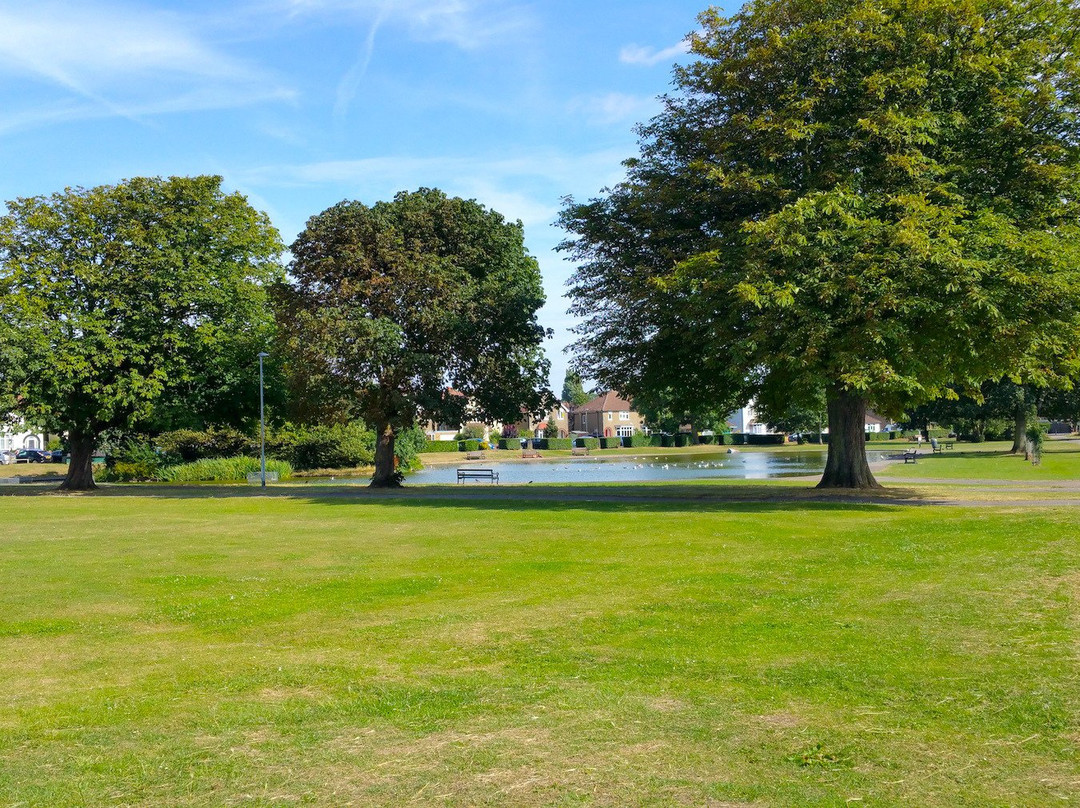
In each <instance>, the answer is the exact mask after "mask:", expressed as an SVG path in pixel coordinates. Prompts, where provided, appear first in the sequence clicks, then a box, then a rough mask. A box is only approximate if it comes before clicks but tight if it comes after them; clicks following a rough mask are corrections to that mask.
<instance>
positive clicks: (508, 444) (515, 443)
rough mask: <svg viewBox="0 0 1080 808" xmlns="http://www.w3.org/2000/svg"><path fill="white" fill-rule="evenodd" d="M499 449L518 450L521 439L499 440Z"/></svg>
mask: <svg viewBox="0 0 1080 808" xmlns="http://www.w3.org/2000/svg"><path fill="white" fill-rule="evenodd" d="M499 448H500V449H514V450H517V449H520V448H521V438H499Z"/></svg>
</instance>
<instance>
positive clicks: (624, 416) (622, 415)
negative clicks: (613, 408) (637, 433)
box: [619, 412, 630, 421]
mask: <svg viewBox="0 0 1080 808" xmlns="http://www.w3.org/2000/svg"><path fill="white" fill-rule="evenodd" d="M619 420H620V421H629V420H630V413H628V412H620V413H619Z"/></svg>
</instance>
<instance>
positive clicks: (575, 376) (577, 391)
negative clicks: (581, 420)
mask: <svg viewBox="0 0 1080 808" xmlns="http://www.w3.org/2000/svg"><path fill="white" fill-rule="evenodd" d="M591 398H592V396H591V395H589V394H588V393H587V392H586V391H585V385H584V384H583V383H582V381H581V374H579V373H577V372H575V371H574V370H568V371H566V376H565V377H564V378H563V388H562V400H563V401H568V402H570V403H571V404H573V405H574V406H575V407H580V406H581V405H582V404H584V403H585V402H587V401H588V400H589V399H591Z"/></svg>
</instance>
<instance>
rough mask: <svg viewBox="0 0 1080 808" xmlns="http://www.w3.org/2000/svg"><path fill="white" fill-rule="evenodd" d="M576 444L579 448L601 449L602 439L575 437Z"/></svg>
mask: <svg viewBox="0 0 1080 808" xmlns="http://www.w3.org/2000/svg"><path fill="white" fill-rule="evenodd" d="M574 446H576V447H577V448H579V449H599V448H600V439H599V438H575V439H574Z"/></svg>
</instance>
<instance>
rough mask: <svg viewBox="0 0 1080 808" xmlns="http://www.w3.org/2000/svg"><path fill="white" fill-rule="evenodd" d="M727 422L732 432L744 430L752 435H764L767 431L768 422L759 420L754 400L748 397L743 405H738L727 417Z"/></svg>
mask: <svg viewBox="0 0 1080 808" xmlns="http://www.w3.org/2000/svg"><path fill="white" fill-rule="evenodd" d="M727 424H728V426H729V427H731V431H732V432H746V433H750V434H753V435H764V434H766V433H767V432H768V431H769V427H768V424H766V423H764V422H762V421H759V420H758V417H757V409H756V408H755V407H754V400H753V399H750V401H748V402H747V403H746V406H745V407H740V408H739V409H737V410H735V412H733V413H731V414H730V415H729V416H728V417H727Z"/></svg>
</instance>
